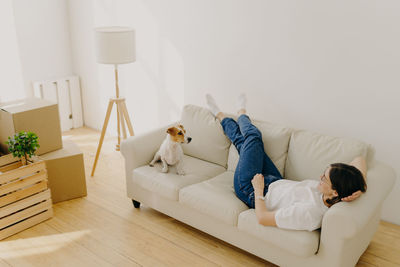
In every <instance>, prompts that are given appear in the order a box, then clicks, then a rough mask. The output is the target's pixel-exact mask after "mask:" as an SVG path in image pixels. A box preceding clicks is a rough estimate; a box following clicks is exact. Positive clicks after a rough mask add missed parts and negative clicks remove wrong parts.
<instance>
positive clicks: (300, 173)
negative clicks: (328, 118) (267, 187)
mask: <svg viewBox="0 0 400 267" xmlns="http://www.w3.org/2000/svg"><path fill="white" fill-rule="evenodd" d="M367 150H368V145H367V144H365V143H363V142H360V141H357V140H353V139H350V138H340V137H332V136H327V135H322V134H317V133H312V132H309V131H304V130H301V131H296V132H293V133H292V136H291V138H290V145H289V151H288V157H287V161H286V167H285V175H286V178H288V179H291V180H298V181H299V180H304V179H319V177H320V175H321V174H322V173H323V172H324V170H325V169H326V168H327V167H328V166H329V164H332V163H336V162H343V163H349V162H350V161H351V160H353V159H354V158H355V157H356V156H360V155H363V156H364V157H365V158H366V157H367Z"/></svg>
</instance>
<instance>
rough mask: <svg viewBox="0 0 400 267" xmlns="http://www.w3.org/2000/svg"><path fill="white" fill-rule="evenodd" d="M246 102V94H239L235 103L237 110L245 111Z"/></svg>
mask: <svg viewBox="0 0 400 267" xmlns="http://www.w3.org/2000/svg"><path fill="white" fill-rule="evenodd" d="M246 102H247V98H246V94H244V93H241V94H240V95H239V96H238V98H237V101H236V105H237V109H238V110H241V109H246Z"/></svg>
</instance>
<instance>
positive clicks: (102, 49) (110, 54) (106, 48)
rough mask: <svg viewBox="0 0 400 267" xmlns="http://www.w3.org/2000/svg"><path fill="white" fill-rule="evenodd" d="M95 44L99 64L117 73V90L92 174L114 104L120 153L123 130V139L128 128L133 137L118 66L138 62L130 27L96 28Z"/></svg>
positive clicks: (105, 121)
mask: <svg viewBox="0 0 400 267" xmlns="http://www.w3.org/2000/svg"><path fill="white" fill-rule="evenodd" d="M95 42H96V48H97V49H96V51H97V62H99V63H102V64H113V65H114V72H115V90H116V98H110V101H109V103H108V108H107V113H106V117H105V119H104V123H103V128H102V130H101V135H100V140H99V145H98V147H97V152H96V157H95V160H94V164H93V168H92V174H91V176H93V175H94V171H95V169H96V164H97V160H98V159H99V155H100V151H101V146H102V145H103V140H104V135H105V133H106V130H107V125H108V121H109V119H110V115H111V111H112V108H113V106H114V104H115V105H116V106H117V129H118V144H117V145H116V150H118V151H119V148H120V144H121V128H122V134H123V138H124V139H126V127H125V123H126V126H127V127H128V130H129V133H130V135H131V136H132V135H133V128H132V124H131V120H130V119H129V114H128V110H127V108H126V105H125V98H120V96H119V87H118V65H119V64H126V63H131V62H134V61H135V60H136V53H135V31H134V29H132V28H129V27H102V28H95Z"/></svg>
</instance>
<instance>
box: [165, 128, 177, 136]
mask: <svg viewBox="0 0 400 267" xmlns="http://www.w3.org/2000/svg"><path fill="white" fill-rule="evenodd" d="M167 133H168V134H170V135H175V133H176V128H175V127H170V128H168V130H167Z"/></svg>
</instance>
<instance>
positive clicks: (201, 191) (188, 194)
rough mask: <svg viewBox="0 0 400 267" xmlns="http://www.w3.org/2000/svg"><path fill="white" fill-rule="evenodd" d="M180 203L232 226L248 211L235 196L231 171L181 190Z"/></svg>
mask: <svg viewBox="0 0 400 267" xmlns="http://www.w3.org/2000/svg"><path fill="white" fill-rule="evenodd" d="M179 202H180V203H182V204H184V205H186V206H189V207H191V208H193V209H194V210H197V211H200V212H202V213H203V214H206V215H209V216H211V217H213V218H217V219H219V220H221V221H223V222H225V223H227V224H229V225H232V226H236V225H237V219H238V215H239V214H240V213H241V212H242V211H244V210H247V209H248V207H247V206H246V204H244V203H243V202H242V201H241V200H239V199H238V198H237V196H236V195H235V191H234V189H233V172H230V171H227V172H224V173H222V174H220V175H218V176H217V177H215V178H213V179H210V180H207V181H204V182H202V183H199V184H194V185H191V186H188V187H185V188H183V189H181V190H180V191H179Z"/></svg>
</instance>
